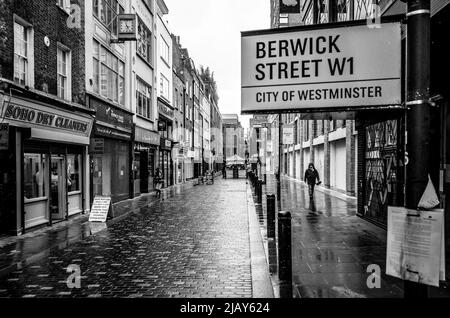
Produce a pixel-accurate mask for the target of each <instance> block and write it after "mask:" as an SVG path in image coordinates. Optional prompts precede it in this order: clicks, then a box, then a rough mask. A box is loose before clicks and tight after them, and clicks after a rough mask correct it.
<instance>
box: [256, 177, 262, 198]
mask: <svg viewBox="0 0 450 318" xmlns="http://www.w3.org/2000/svg"><path fill="white" fill-rule="evenodd" d="M256 187H257V188H258V194H257V196H258V197H257V202H258V203H261V202H262V180H258V181H257V182H256Z"/></svg>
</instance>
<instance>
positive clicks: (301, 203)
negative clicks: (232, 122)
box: [257, 175, 450, 298]
mask: <svg viewBox="0 0 450 318" xmlns="http://www.w3.org/2000/svg"><path fill="white" fill-rule="evenodd" d="M269 193H270V194H275V195H276V181H275V178H274V176H269V175H268V176H267V184H266V185H264V186H263V199H262V204H261V205H259V206H258V205H257V214H258V216H259V222H260V229H261V234H262V237H263V240H264V245H265V251H266V257H267V260H268V263H269V268H270V273H271V279H272V285H273V286H274V293H275V296H276V297H294V298H401V297H403V281H402V280H400V279H398V278H395V277H392V276H388V275H386V274H385V267H386V239H387V232H386V231H385V230H384V229H381V228H379V227H377V226H376V225H374V224H372V223H370V222H368V221H366V220H364V219H361V218H360V217H358V216H356V209H357V207H356V199H355V198H353V197H349V196H346V195H342V194H341V193H338V192H335V191H330V190H328V189H325V188H322V187H316V191H315V197H314V199H315V208H314V207H313V206H311V205H310V202H309V195H308V188H307V186H306V184H305V183H303V182H301V181H299V180H295V179H293V178H290V177H286V176H283V177H282V183H281V202H280V201H277V204H276V213H277V212H278V211H279V210H283V211H289V212H291V215H292V221H291V224H292V231H291V233H292V237H291V244H292V281H290V282H286V281H279V280H278V276H277V275H278V263H277V262H278V258H277V246H278V242H277V240H278V239H272V238H268V237H267V204H266V202H267V201H266V194H269ZM280 203H281V207H280ZM275 233H278V232H275ZM369 265H372V266H373V265H375V266H376V267H378V268H379V269H380V276H379V278H380V280H379V281H380V285H379V288H376V287H374V288H369V285H370V284H369V285H368V284H367V282H368V281H372V282H374V280H373V277H374V276H371V277H369V276H370V275H371V274H372V272H368V266H369ZM429 296H430V297H450V293H449V289H448V288H447V286H446V285H443V286H441V288H439V289H438V288H434V287H430V288H429Z"/></svg>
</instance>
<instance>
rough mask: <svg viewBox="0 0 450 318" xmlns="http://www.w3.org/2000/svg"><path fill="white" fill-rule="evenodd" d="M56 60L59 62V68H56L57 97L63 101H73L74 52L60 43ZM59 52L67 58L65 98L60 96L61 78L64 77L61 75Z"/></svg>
mask: <svg viewBox="0 0 450 318" xmlns="http://www.w3.org/2000/svg"><path fill="white" fill-rule="evenodd" d="M56 52H57V54H56V60H57V68H56V83H57V84H56V85H57V92H56V93H57V96H58V97H59V98H61V99H64V100H67V101H72V51H71V50H70V49H69V48H68V47H66V46H65V45H63V44H61V43H58V44H57V49H56ZM59 52H62V53H63V54H64V55H65V57H66V63H65V65H66V75H65V78H66V86H67V87H65V89H64V96H60V94H59V77H60V76H64V75H62V74H60V73H59V58H60V55H59Z"/></svg>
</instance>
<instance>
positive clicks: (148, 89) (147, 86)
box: [136, 76, 154, 121]
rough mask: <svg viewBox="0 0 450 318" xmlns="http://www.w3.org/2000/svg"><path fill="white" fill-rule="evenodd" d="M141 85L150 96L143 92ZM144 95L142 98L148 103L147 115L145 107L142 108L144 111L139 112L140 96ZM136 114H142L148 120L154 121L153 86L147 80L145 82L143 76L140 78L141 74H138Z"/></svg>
mask: <svg viewBox="0 0 450 318" xmlns="http://www.w3.org/2000/svg"><path fill="white" fill-rule="evenodd" d="M139 86H140V87H142V88H145V89H146V93H147V94H148V95H149V96H145V95H144V94H143V92H142V90H140V89H139ZM141 96H142V99H143V101H144V98H145V101H146V105H147V115H145V114H144V113H145V111H144V108H142V112H141V113H140V112H139V108H138V106H139V98H140V97H141ZM136 114H137V115H138V116H142V117H144V118H146V119H148V120H151V121H153V119H154V118H153V117H154V116H153V99H152V86H151V85H150V84H148V83H147V82H145V81H144V80H143V79H142V78H140V77H139V76H136Z"/></svg>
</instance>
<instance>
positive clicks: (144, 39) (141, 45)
mask: <svg viewBox="0 0 450 318" xmlns="http://www.w3.org/2000/svg"><path fill="white" fill-rule="evenodd" d="M136 46H137V49H136V50H137V54H138V55H139V56H140V57H142V58H143V59H144V60H145V61H147V62H148V63H150V64H151V63H152V33H151V32H150V30H149V28H147V26H146V25H145V24H144V22H143V21H142V20H141V19H140V18H139V17H138V34H137V42H136Z"/></svg>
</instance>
